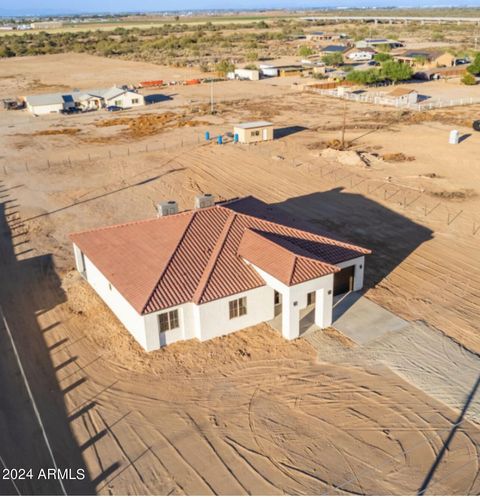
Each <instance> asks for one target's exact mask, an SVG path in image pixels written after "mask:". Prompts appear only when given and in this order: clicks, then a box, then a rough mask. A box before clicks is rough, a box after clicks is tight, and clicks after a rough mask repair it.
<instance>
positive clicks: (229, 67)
mask: <svg viewBox="0 0 480 497" xmlns="http://www.w3.org/2000/svg"><path fill="white" fill-rule="evenodd" d="M215 69H216V71H217V72H218V73H219V74H221V75H222V76H223V77H225V76H226V75H227V73H229V72H233V71H235V64H233V63H232V62H230V61H229V60H226V59H224V60H221V61H220V62H219V63H218V64H217V65H216V66H215Z"/></svg>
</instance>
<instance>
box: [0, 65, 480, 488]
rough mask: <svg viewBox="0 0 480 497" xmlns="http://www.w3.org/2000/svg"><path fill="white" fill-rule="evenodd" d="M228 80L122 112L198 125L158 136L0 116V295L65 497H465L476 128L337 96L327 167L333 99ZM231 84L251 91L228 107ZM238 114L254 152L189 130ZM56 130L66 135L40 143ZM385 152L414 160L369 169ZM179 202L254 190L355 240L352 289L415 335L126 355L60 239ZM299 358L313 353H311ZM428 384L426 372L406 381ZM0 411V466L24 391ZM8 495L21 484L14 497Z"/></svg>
mask: <svg viewBox="0 0 480 497" xmlns="http://www.w3.org/2000/svg"><path fill="white" fill-rule="evenodd" d="M17 62H18V61H17ZM17 70H18V72H19V73H20V72H21V67H17ZM103 77H104V76H103V75H102V78H103ZM44 78H45V79H46V78H47V76H46V75H45V76H43V75H42V76H41V80H42V81H43V80H44ZM52 78H53V77H52ZM88 78H91V82H92V83H93V82H95V81H94V76H92V75H90V76H88ZM52 81H55V83H58V84H64V82H65V81H66V80H62V79H55V78H53V79H52ZM68 83H69V84H70V81H68ZM96 83H97V85H98V84H99V81H96ZM89 84H90V83H89ZM227 85H230V83H225V88H227ZM231 85H232V86H231V87H230V86H228V88H231V89H229V92H231V93H228V94H227V93H226V92H225V93H221V87H218V89H219V90H218V91H219V95H218V96H219V98H220V99H221V100H222V101H221V102H220V103H218V104H217V110H218V113H217V114H216V115H215V116H210V115H208V114H207V113H206V111H205V110H202V107H201V105H200V104H201V103H202V102H203V101H201V102H197V103H195V105H192V104H191V103H190V104H189V103H188V100H189V98H192V99H195V98H198V99H199V100H201V98H203V96H202V95H199V96H198V97H197V95H198V94H197V93H195V92H205V93H206V95H205V97H207V98H208V88H205V89H198V88H195V89H192V90H190V89H188V88H185V89H182V91H184V92H185V93H184V94H182V95H183V96H182V98H183V99H184V100H181V99H180V98H179V97H177V96H175V95H172V100H169V101H166V102H165V103H164V104H162V103H161V102H160V103H158V104H155V105H154V106H152V107H151V108H147V109H145V110H142V111H136V112H127V113H125V114H123V113H122V116H126V117H133V118H135V117H137V116H140V115H142V116H147V115H150V114H151V115H156V114H159V113H162V112H165V111H167V110H168V111H169V112H172V113H174V114H175V115H176V116H177V117H175V118H174V119H173V121H169V122H170V124H171V123H172V122H179V121H181V120H182V119H195V120H198V121H199V122H200V121H201V123H200V124H198V125H196V126H194V127H193V128H192V127H188V126H182V127H177V126H172V127H168V128H165V127H163V126H158V127H155V129H153V130H152V132H151V133H150V132H149V133H147V134H146V135H144V136H142V137H140V138H139V137H138V136H131V135H130V134H129V133H128V127H127V126H128V125H119V126H107V127H104V126H95V124H97V123H99V122H100V121H101V120H102V119H105V117H108V118H109V119H110V118H113V116H112V117H110V116H105V115H103V114H102V115H100V114H96V115H95V114H94V113H92V114H89V115H85V116H75V117H71V118H70V117H67V118H65V117H59V116H57V117H55V116H49V117H48V118H46V119H40V118H36V119H35V118H30V117H29V116H27V115H26V114H24V113H7V112H0V144H1V145H2V150H3V152H1V155H2V156H3V157H2V158H1V160H0V174H2V166H5V167H6V168H5V169H4V170H3V173H5V172H6V173H7V174H3V175H2V176H1V178H0V179H1V183H0V202H1V205H0V214H1V216H0V217H1V219H0V223H1V224H2V227H1V232H2V238H1V242H0V255H1V259H0V270H1V271H2V281H3V282H7V281H8V282H9V283H8V284H5V283H3V284H2V285H0V303H1V305H2V308H3V309H4V312H5V315H6V317H7V320H8V322H9V324H10V327H11V329H12V331H14V335H15V340H16V341H17V345H18V347H19V349H20V351H21V356H22V358H23V360H24V366H25V369H26V372H27V375H28V376H29V378H31V381H32V388H33V391H34V392H36V394H37V398H38V402H39V408H40V411H41V413H42V415H43V417H44V419H45V423H46V429H47V431H48V432H49V434H50V436H51V438H52V443H53V446H54V448H55V454H56V455H57V457H59V459H60V460H61V462H62V464H63V465H66V464H67V463H68V464H74V465H77V466H82V465H84V466H85V467H86V468H87V469H88V474H89V480H88V481H87V482H83V483H82V484H80V483H79V482H69V485H70V487H69V488H68V489H67V490H69V491H70V492H72V491H81V492H82V493H85V492H87V493H88V492H93V491H94V490H95V491H97V492H98V493H100V494H109V493H110V494H125V493H129V494H139V493H146V494H149V493H160V494H162V493H174V494H181V493H188V494H190V493H195V494H213V493H221V494H226V493H229V494H232V493H238V494H247V493H256V494H279V493H283V492H285V493H317V494H319V493H322V494H324V493H334V494H335V493H347V494H350V493H351V494H354V493H367V494H368V493H370V494H371V493H376V494H392V493H394V494H411V493H416V492H417V491H418V490H420V489H423V488H425V487H427V490H426V493H435V494H442V493H446V494H448V493H455V494H478V493H479V492H480V487H479V485H480V480H479V477H478V475H479V467H478V460H479V452H480V428H479V425H478V419H479V418H478V415H479V414H478V402H477V401H469V395H471V394H472V392H473V395H475V384H472V381H474V380H475V373H471V372H470V370H471V369H473V370H474V371H475V368H477V369H476V370H477V371H478V370H479V368H478V364H479V362H478V361H479V359H478V356H477V355H475V353H476V354H479V353H480V334H479V331H478V316H479V307H480V251H479V240H480V231H479V230H478V227H479V224H478V223H480V218H479V219H477V218H476V213H478V208H479V207H480V201H479V196H478V193H479V192H480V173H479V171H478V168H477V169H476V168H475V164H476V162H477V157H478V147H479V144H480V136H477V135H473V134H472V136H470V137H468V138H466V139H465V140H464V141H463V142H462V143H461V144H460V145H458V146H456V147H453V146H449V145H448V142H447V137H448V132H449V130H450V129H451V128H452V125H455V126H458V121H459V120H462V121H465V122H466V121H468V120H469V119H471V118H473V116H474V115H475V114H476V113H477V114H478V108H477V109H475V108H462V109H452V110H450V111H447V110H444V111H441V112H432V113H429V114H428V115H422V116H413V115H410V114H408V115H403V114H399V113H398V112H396V111H393V110H389V109H382V108H378V107H373V106H368V105H361V104H349V107H348V110H347V112H348V114H347V116H348V129H347V135H346V138H347V142H352V146H351V149H350V150H349V151H348V153H347V154H345V153H338V151H335V150H333V151H332V150H329V149H328V147H327V144H328V142H329V141H331V140H333V139H338V138H339V136H340V132H339V127H340V125H341V122H342V113H343V103H342V102H338V101H335V100H333V99H328V98H322V97H319V96H315V95H302V94H299V93H297V92H295V91H294V90H292V89H290V88H289V87H287V86H273V85H272V82H270V84H269V85H267V84H265V83H260V84H258V85H252V86H249V83H247V82H236V83H231ZM260 85H263V86H262V88H264V93H261V94H257V90H258V88H259V87H260ZM235 89H237V91H238V92H244V93H243V95H245V94H248V92H251V93H250V98H249V100H245V97H243V96H238V94H237V95H235V93H236V92H235V91H233V90H235ZM9 91H10V90H9ZM189 91H191V92H192V93H191V94H189V93H188V92H189ZM192 95H193V96H192ZM203 103H204V102H203ZM305 109H308V112H305ZM207 110H208V109H207ZM114 117H115V118H116V117H117V116H114ZM257 118H265V119H271V120H272V121H273V122H274V123H275V125H276V128H277V139H276V140H275V141H273V142H271V143H265V144H260V145H257V146H250V147H247V146H237V145H233V144H232V143H227V144H225V145H224V146H221V147H220V146H217V145H215V144H213V143H212V144H207V143H205V141H204V139H203V134H204V132H205V131H206V130H207V129H208V130H210V131H211V132H212V135H214V134H215V133H218V132H225V131H231V130H232V123H234V122H237V121H240V120H247V119H257ZM156 120H157V124H158V119H156ZM160 121H161V120H160ZM204 121H207V122H208V123H209V124H205V123H204ZM62 128H66V129H79V130H80V131H79V132H74V133H72V132H67V133H65V134H45V133H40V134H39V132H42V131H45V130H49V129H62ZM459 129H461V131H462V132H463V133H464V134H467V133H470V130H469V129H468V128H467V127H461V126H460V127H459ZM100 138H103V139H106V141H105V142H103V143H100V142H98V141H95V140H98V139H100ZM164 144H168V146H167V145H166V146H165V147H164ZM172 144H173V145H172ZM325 151H326V152H325ZM109 152H110V153H111V155H112V157H111V158H110V155H109ZM398 153H402V154H404V156H405V157H411V158H413V160H397V161H393V162H392V161H387V160H383V159H382V156H384V155H386V154H398ZM88 154H90V155H91V159H90V160H87V159H86V157H88ZM97 157H101V158H97ZM68 158H70V162H69V161H68ZM397 159H398V156H397ZM47 160H49V161H51V164H50V167H48V164H47ZM367 164H368V165H367ZM200 192H211V193H213V194H215V195H217V196H218V198H229V197H233V196H238V195H254V196H257V197H259V198H260V199H262V200H264V201H267V202H270V203H274V204H276V205H278V206H279V207H282V208H284V209H286V210H288V211H289V212H290V213H291V214H293V215H295V216H298V217H299V218H303V219H306V220H308V221H310V222H311V223H313V224H318V225H319V226H322V227H325V228H327V229H330V230H332V231H334V232H337V233H339V234H340V235H344V236H346V237H348V238H349V239H350V240H351V241H353V242H357V243H361V244H364V245H365V246H368V247H371V248H372V249H373V250H374V254H373V255H372V256H371V257H370V259H369V261H368V263H367V266H366V268H367V272H366V286H367V288H368V292H367V296H368V297H369V298H371V299H373V300H375V301H376V302H378V303H380V304H381V305H383V306H385V307H386V308H388V309H390V310H392V311H393V312H396V313H397V314H399V315H400V316H402V317H404V318H406V319H408V320H412V321H418V320H421V321H423V324H421V325H419V327H418V328H415V329H417V330H418V331H416V332H415V333H418V337H417V336H416V335H415V334H414V337H415V338H413V337H412V336H410V335H408V336H401V337H400V336H399V337H398V339H396V340H398V341H393V343H392V342H390V341H386V342H382V343H381V344H378V346H375V345H372V346H370V347H368V348H361V349H359V348H355V347H354V348H351V344H349V343H346V342H345V340H342V339H340V338H338V336H337V335H336V334H335V333H333V332H329V333H323V334H321V336H320V338H319V339H318V340H319V341H318V342H317V343H316V344H314V345H315V348H317V350H315V348H314V347H313V346H312V345H311V343H310V342H308V341H306V340H305V339H303V338H301V339H299V340H297V341H295V342H293V343H287V342H285V341H284V340H283V339H282V338H281V337H280V335H278V334H277V333H276V332H275V331H273V330H271V329H270V328H269V327H268V326H267V325H262V326H258V327H255V328H253V329H249V330H245V331H242V332H239V333H236V334H233V335H230V336H228V337H225V338H221V339H218V340H213V341H211V342H206V343H202V344H201V343H198V342H195V341H192V342H190V343H185V344H182V343H179V344H176V345H173V346H171V347H168V348H167V349H165V350H162V351H158V352H155V353H153V354H146V353H144V352H142V351H141V350H140V348H139V347H138V346H137V345H136V344H135V343H134V342H133V340H132V339H131V338H130V337H129V335H128V334H127V333H126V332H125V330H123V329H122V327H121V326H120V325H119V324H118V322H117V321H116V320H115V319H114V318H113V317H112V315H111V314H110V313H109V311H108V309H106V307H105V306H104V305H103V304H102V302H101V301H100V300H99V299H98V298H97V297H96V296H95V295H94V294H93V292H92V291H91V290H90V289H89V288H88V286H87V285H86V284H85V283H83V281H82V280H81V278H80V277H79V276H78V275H77V274H76V273H75V271H74V270H73V259H72V255H71V248H70V245H69V243H68V240H67V235H68V233H69V232H71V231H76V230H81V229H84V228H89V227H93V226H101V225H105V224H109V223H115V222H123V221H128V220H133V219H139V218H143V217H148V216H152V215H154V207H155V203H156V202H157V201H160V200H163V199H169V198H175V199H177V200H178V201H179V204H180V207H181V208H185V209H186V208H191V206H192V205H193V197H194V195H195V194H197V193H200ZM475 223H476V224H475ZM7 224H8V228H7ZM432 327H435V328H436V330H433V329H432ZM4 336H5V333H4V330H3V329H2V330H0V337H1V338H2V340H4ZM439 337H441V338H439ZM439 344H441V345H439ZM460 344H461V345H462V346H463V347H465V348H462V347H461V346H460ZM434 346H435V347H439V348H438V349H435V350H438V353H437V352H434V353H432V347H434ZM319 348H320V350H325V351H329V354H327V355H325V354H324V355H322V354H320V362H319V359H318V358H317V355H318V349H319ZM3 349H4V350H6V351H7V352H6V355H7V358H8V359H10V355H11V351H10V349H9V348H8V346H5V347H4V348H3ZM398 350H401V351H402V357H405V358H407V359H408V361H409V362H408V364H407V366H408V367H407V366H406V365H405V363H404V362H402V361H401V360H400V359H399V356H398V353H397V354H396V353H395V352H396V351H398ZM441 351H443V352H444V355H443V356H442V361H441V363H442V364H441V366H442V367H440V365H439V361H438V355H439V354H440V352H441ZM462 351H463V352H462ZM462 354H465V356H462ZM462 357H468V359H462ZM5 365H7V366H5ZM465 368H467V369H468V371H469V373H468V374H467V369H465ZM427 374H428V375H429V376H428V377H429V378H431V381H428V382H425V381H423V383H422V378H425V377H426V375H427ZM0 375H1V380H2V382H3V383H4V384H8V385H10V384H12V385H14V383H11V382H14V381H18V375H16V374H15V363H14V361H13V360H12V361H10V360H8V362H7V361H5V362H4V367H3V368H0ZM15 378H16V380H15ZM447 380H448V381H447ZM477 387H478V385H477ZM12 388H13V387H12ZM453 390H455V394H453V393H452V392H453ZM12 391H13V392H15V391H18V392H20V391H21V387H20V386H19V387H18V389H15V388H13V390H12ZM477 395H478V394H477ZM2 399H3V400H2V402H3V401H4V402H5V403H7V402H8V407H7V409H5V410H4V412H1V415H0V427H3V428H2V429H1V430H0V446H1V447H4V449H2V454H1V456H2V457H3V458H4V459H5V461H9V462H8V464H14V463H15V464H20V463H25V460H24V459H22V458H25V457H27V456H26V455H25V454H26V453H27V451H25V450H23V451H22V447H26V446H29V447H31V448H32V449H31V450H30V452H28V454H30V455H29V456H28V457H31V459H32V461H33V460H34V461H35V463H36V464H43V463H44V461H45V459H46V456H45V454H44V452H45V449H44V446H43V442H42V440H41V438H40V436H39V434H38V431H35V430H32V431H31V432H29V431H26V430H24V429H23V428H24V424H25V423H28V419H24V418H22V419H20V420H18V419H16V414H15V413H17V412H20V411H21V412H25V413H27V412H28V400H26V398H25V396H24V395H23V394H21V395H20V394H19V395H5V396H4V398H2ZM474 400H475V399H474ZM6 405H7V404H6ZM462 409H464V410H465V412H464V413H462ZM25 417H26V418H28V416H27V414H25ZM29 426H30V424H29ZM6 427H8V428H6ZM11 427H13V428H11ZM13 439H15V440H17V442H16V443H14V442H13ZM447 443H448V450H446V444H447ZM5 447H7V449H5ZM42 447H43V448H42ZM18 448H20V450H18ZM28 485H31V484H30V483H28V482H27V483H25V484H24V486H22V488H21V490H23V491H31V490H32V488H33V487H31V486H28ZM9 490H10V491H11V490H12V489H9ZM44 490H45V491H48V492H54V493H56V492H57V491H58V489H56V488H53V487H49V488H44Z"/></svg>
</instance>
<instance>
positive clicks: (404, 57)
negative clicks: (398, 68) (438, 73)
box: [394, 50, 457, 68]
mask: <svg viewBox="0 0 480 497" xmlns="http://www.w3.org/2000/svg"><path fill="white" fill-rule="evenodd" d="M394 59H395V60H397V61H398V62H402V63H403V64H408V65H409V66H410V67H421V68H426V67H428V68H433V67H453V66H455V63H456V60H457V59H456V57H455V56H454V55H452V54H450V53H448V52H443V51H439V50H406V51H405V52H402V53H399V54H396V55H394Z"/></svg>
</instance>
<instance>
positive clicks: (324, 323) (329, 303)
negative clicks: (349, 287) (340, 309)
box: [315, 288, 333, 328]
mask: <svg viewBox="0 0 480 497" xmlns="http://www.w3.org/2000/svg"><path fill="white" fill-rule="evenodd" d="M329 292H330V293H329ZM332 307H333V288H330V289H328V288H320V290H317V291H316V292H315V324H316V325H317V326H318V327H319V328H328V327H329V326H330V325H331V324H332Z"/></svg>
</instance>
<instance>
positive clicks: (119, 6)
mask: <svg viewBox="0 0 480 497" xmlns="http://www.w3.org/2000/svg"><path fill="white" fill-rule="evenodd" d="M459 4H461V5H462V6H475V7H480V0H460V1H458V0H316V1H315V0H200V1H199V0H178V1H177V2H172V1H165V0H16V1H15V2H12V1H11V0H0V15H28V14H37V15H41V14H45V15H48V14H54V13H57V14H62V13H64V14H69V13H82V12H83V13H93V12H102V13H105V12H112V13H114V12H128V11H135V12H139V11H165V10H172V9H178V10H198V9H258V8H313V7H319V8H321V7H374V6H376V7H391V6H397V7H452V6H460V5H459Z"/></svg>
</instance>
